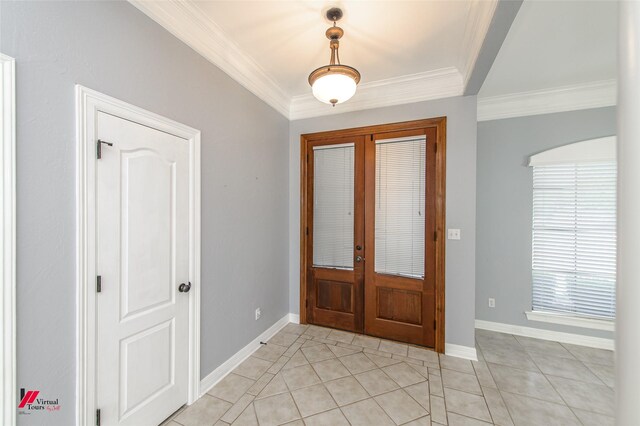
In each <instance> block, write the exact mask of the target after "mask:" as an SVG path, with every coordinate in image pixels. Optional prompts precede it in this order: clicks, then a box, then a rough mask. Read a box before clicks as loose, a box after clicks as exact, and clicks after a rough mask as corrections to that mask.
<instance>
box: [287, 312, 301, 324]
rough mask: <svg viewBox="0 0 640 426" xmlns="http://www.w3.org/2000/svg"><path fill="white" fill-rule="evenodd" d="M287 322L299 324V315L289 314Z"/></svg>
mask: <svg viewBox="0 0 640 426" xmlns="http://www.w3.org/2000/svg"><path fill="white" fill-rule="evenodd" d="M289 322H292V323H294V324H300V315H298V314H289Z"/></svg>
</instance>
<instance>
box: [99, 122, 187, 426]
mask: <svg viewBox="0 0 640 426" xmlns="http://www.w3.org/2000/svg"><path fill="white" fill-rule="evenodd" d="M96 118H97V129H96V135H97V139H99V140H102V141H105V142H108V143H111V144H113V145H112V146H109V145H107V144H105V143H103V144H101V158H100V159H99V160H97V163H96V177H97V181H96V246H97V247H96V268H97V270H96V272H97V274H98V275H99V276H100V279H101V289H100V292H99V293H97V294H96V309H97V313H96V315H97V316H96V319H97V322H96V327H97V352H96V353H97V356H96V374H97V377H96V408H98V409H100V420H101V424H102V425H103V426H104V425H136V426H142V425H157V424H158V423H160V422H162V421H163V420H164V419H165V418H166V417H168V416H169V415H170V414H171V413H172V412H174V411H175V410H177V409H178V408H180V406H182V405H183V404H185V403H186V402H187V397H188V351H189V324H188V318H189V303H188V302H189V297H190V293H189V292H188V289H187V288H185V286H183V288H182V290H187V291H186V292H182V291H179V286H180V285H181V284H182V283H185V284H188V280H189V216H188V215H189V144H188V141H187V140H185V139H183V138H180V137H177V136H173V135H170V134H167V133H165V132H162V131H159V130H156V129H153V128H150V127H147V126H144V125H141V124H138V123H135V122H132V121H128V120H125V119H122V118H119V117H116V116H113V115H109V114H106V113H102V112H98V114H97V117H96Z"/></svg>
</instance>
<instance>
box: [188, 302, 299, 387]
mask: <svg viewBox="0 0 640 426" xmlns="http://www.w3.org/2000/svg"><path fill="white" fill-rule="evenodd" d="M291 315H292V314H287V315H285V316H283V317H282V318H281V319H279V320H278V321H277V322H276V323H275V324H273V325H272V326H271V327H269V328H268V329H266V330H265V331H264V332H263V333H262V334H260V335H259V336H258V337H256V338H255V339H253V340H252V341H251V343H249V344H248V345H247V346H245V347H244V348H242V349H240V350H239V351H238V352H236V353H235V354H234V355H233V356H232V357H231V358H229V359H228V360H226V361H225V362H224V363H223V364H222V365H221V366H220V367H218V368H216V369H215V370H213V371H212V372H211V373H209V374H208V375H207V377H205V378H204V379H202V380H200V396H202V395H204V394H205V393H207V392H208V391H209V390H211V388H212V387H214V386H215V385H216V384H217V383H218V382H219V381H220V380H222V379H224V377H225V376H226V375H227V374H229V373H231V371H233V369H234V368H236V367H237V366H238V365H240V363H242V361H244V360H245V359H247V358H249V356H251V354H252V353H254V352H255V351H257V350H258V349H259V348H260V342H266V341H267V340H269V339H271V338H272V337H273V336H274V335H275V334H276V333H277V332H278V331H280V330H282V329H283V328H284V326H286V325H287V324H289V322H292V321H290V318H291Z"/></svg>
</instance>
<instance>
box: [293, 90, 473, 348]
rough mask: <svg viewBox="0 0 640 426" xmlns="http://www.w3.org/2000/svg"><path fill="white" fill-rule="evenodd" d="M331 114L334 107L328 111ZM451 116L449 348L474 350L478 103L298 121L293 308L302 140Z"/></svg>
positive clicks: (468, 100)
mask: <svg viewBox="0 0 640 426" xmlns="http://www.w3.org/2000/svg"><path fill="white" fill-rule="evenodd" d="M327 108H330V107H327ZM440 116H447V194H446V196H447V217H446V220H447V227H448V228H460V229H462V231H461V232H462V239H461V240H460V241H447V246H446V271H445V274H446V319H445V321H446V331H445V334H446V337H445V339H446V342H447V343H453V344H457V345H464V346H474V318H475V316H474V300H475V299H474V292H475V275H474V271H475V236H476V224H475V222H476V218H475V208H476V184H475V180H476V131H477V126H476V97H475V96H469V97H458V98H449V99H441V100H436V101H430V102H420V103H415V104H407V105H401V106H393V107H387V108H377V109H371V110H365V111H357V112H349V113H344V114H338V115H330V116H325V117H317V118H310V119H305V120H297V121H292V122H291V125H290V130H289V144H290V145H289V200H290V202H289V218H290V220H289V247H290V251H289V256H290V257H289V283H290V286H291V288H290V299H289V306H290V310H291V312H293V313H299V311H300V309H299V304H300V275H299V273H300V135H301V134H303V133H312V132H319V131H323V130H335V129H345V128H351V127H360V126H365V125H373V124H385V123H394V122H399V121H407V120H416V119H422V118H431V117H440Z"/></svg>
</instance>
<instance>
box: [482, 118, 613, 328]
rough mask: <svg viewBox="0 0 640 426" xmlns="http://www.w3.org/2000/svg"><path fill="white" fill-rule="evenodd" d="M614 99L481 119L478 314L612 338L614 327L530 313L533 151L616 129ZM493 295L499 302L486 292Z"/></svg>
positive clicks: (533, 325)
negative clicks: (535, 317)
mask: <svg viewBox="0 0 640 426" xmlns="http://www.w3.org/2000/svg"><path fill="white" fill-rule="evenodd" d="M615 133H616V110H615V108H614V107H610V108H598V109H590V110H583V111H572V112H563V113H557V114H548V115H536V116H530V117H521V118H510V119H505V120H493V121H483V122H480V123H478V179H477V186H478V189H477V196H478V202H477V229H478V231H477V245H476V253H477V257H476V318H478V319H481V320H486V321H495V322H501V323H506V324H513V325H520V326H527V327H535V328H541V329H546V330H555V331H564V332H570V333H578V334H584V335H590V336H597V337H607V338H613V333H611V332H606V331H597V330H589V329H584V328H579V327H568V326H560V325H555V324H549V323H543V322H537V321H529V320H527V318H526V316H525V315H524V312H525V311H529V310H531V226H532V224H531V221H532V209H533V206H532V198H533V189H532V186H533V175H532V171H531V168H530V167H526V166H525V164H526V162H527V160H528V157H529V156H530V155H532V154H536V153H538V152H541V151H545V150H547V149H550V148H555V147H558V146H561V145H566V144H568V143H572V142H578V141H581V140H587V139H593V138H597V137H602V136H610V135H615ZM489 297H494V298H495V299H496V307H495V308H489V307H488V301H487V299H488V298H489Z"/></svg>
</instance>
